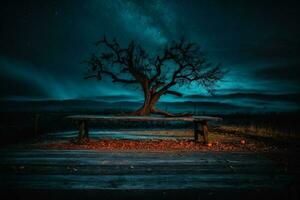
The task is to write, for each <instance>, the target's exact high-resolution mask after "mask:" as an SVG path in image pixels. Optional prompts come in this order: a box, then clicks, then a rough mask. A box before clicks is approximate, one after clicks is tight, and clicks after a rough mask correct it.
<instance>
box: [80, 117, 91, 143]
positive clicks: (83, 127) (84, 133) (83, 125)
mask: <svg viewBox="0 0 300 200" xmlns="http://www.w3.org/2000/svg"><path fill="white" fill-rule="evenodd" d="M84 138H87V139H89V129H88V124H87V121H84V120H82V121H79V127H78V138H77V142H78V143H80V142H82V140H83V139H84Z"/></svg>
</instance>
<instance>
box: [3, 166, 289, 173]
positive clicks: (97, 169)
mask: <svg viewBox="0 0 300 200" xmlns="http://www.w3.org/2000/svg"><path fill="white" fill-rule="evenodd" d="M166 172H167V173H168V174H169V175H171V174H174V175H175V174H176V175H182V174H193V175H200V174H204V175H206V174H215V175H216V176H217V175H218V174H253V175H256V176H258V175H261V174H263V175H272V174H277V175H278V174H287V173H286V171H285V170H284V169H282V168H278V167H274V166H272V165H255V166H253V165H244V164H241V165H196V164H194V165H180V164H177V165H173V164H172V165H170V164H169V165H168V164H164V165H153V164H148V165H68V164H66V165H34V164H25V165H0V176H1V174H6V175H8V174H27V175H30V174H45V175H46V174H48V175H50V174H52V175H60V174H61V175H63V174H64V175H68V174H69V175H70V174H76V175H80V174H81V175H141V174H145V175H149V174H152V175H159V174H166Z"/></svg>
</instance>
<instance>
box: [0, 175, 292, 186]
mask: <svg viewBox="0 0 300 200" xmlns="http://www.w3.org/2000/svg"><path fill="white" fill-rule="evenodd" d="M1 179H2V180H3V181H2V182H0V187H1V188H28V189H197V188H201V189H205V188H207V189H208V188H210V189H218V188H220V189H226V188H228V189H242V188H247V189H253V188H277V187H278V188H280V187H283V186H284V185H286V184H288V183H289V182H290V178H287V177H286V176H276V177H274V176H266V175H265V176H253V175H242V174H238V175H232V174H228V175H226V174H223V175H218V176H216V175H180V176H178V175H134V176H131V175H123V176H118V175H102V176H89V175H86V176H83V175H80V176H77V175H17V176H11V175H2V176H1Z"/></svg>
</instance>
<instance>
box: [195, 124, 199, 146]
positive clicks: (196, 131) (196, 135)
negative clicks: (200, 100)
mask: <svg viewBox="0 0 300 200" xmlns="http://www.w3.org/2000/svg"><path fill="white" fill-rule="evenodd" d="M199 131H200V130H199V122H197V121H194V141H195V142H198V134H199Z"/></svg>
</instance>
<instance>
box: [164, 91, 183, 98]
mask: <svg viewBox="0 0 300 200" xmlns="http://www.w3.org/2000/svg"><path fill="white" fill-rule="evenodd" d="M164 94H170V95H174V96H177V97H182V96H183V95H182V93H180V92H177V91H174V90H167V91H166V92H165V93H164Z"/></svg>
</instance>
